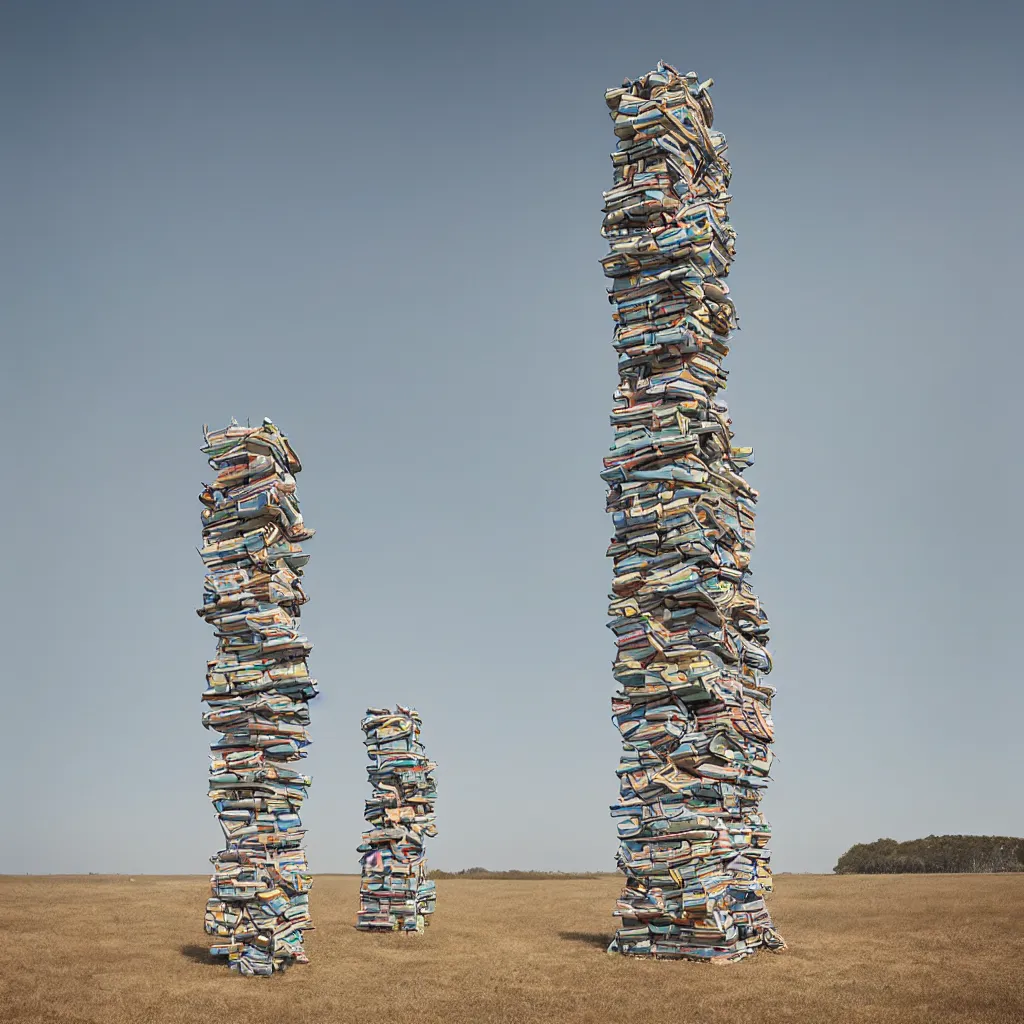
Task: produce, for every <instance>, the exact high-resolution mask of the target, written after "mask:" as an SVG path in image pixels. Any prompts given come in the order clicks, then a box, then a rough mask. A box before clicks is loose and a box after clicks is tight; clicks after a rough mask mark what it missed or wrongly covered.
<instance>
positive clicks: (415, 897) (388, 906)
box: [356, 704, 437, 932]
mask: <svg viewBox="0 0 1024 1024" xmlns="http://www.w3.org/2000/svg"><path fill="white" fill-rule="evenodd" d="M362 726H363V732H364V733H365V738H364V740H363V742H364V743H365V744H366V748H367V753H368V754H369V757H370V763H369V765H368V766H367V769H366V774H367V775H368V776H369V779H370V785H371V786H372V787H373V793H372V795H371V797H370V799H369V800H367V801H366V810H365V817H366V821H367V823H368V824H369V826H370V828H369V829H368V830H367V831H366V832H364V833H363V842H362V844H361V845H360V847H359V853H360V854H361V857H360V862H361V864H362V878H361V880H360V884H359V916H358V917H357V918H356V927H357V928H358V929H360V930H361V931H369V932H374V931H377V932H379V931H384V932H390V931H403V932H422V931H423V930H424V928H425V927H426V924H427V922H428V920H429V916H430V915H431V914H432V913H433V912H434V903H435V898H436V894H435V884H434V882H433V880H431V879H430V878H428V877H427V858H426V840H427V839H428V838H430V837H432V836H436V835H437V827H436V825H435V824H434V800H435V799H436V797H437V786H436V783H435V781H434V769H435V768H436V767H437V765H436V764H435V763H434V762H433V761H431V760H429V759H428V757H427V755H426V751H425V750H424V749H423V744H422V743H421V742H420V728H421V726H422V720H421V719H420V716H419V714H418V713H417V712H416V711H414V710H413V709H412V708H406V707H402V705H401V704H397V705H396V706H395V710H394V711H391V710H390V709H389V708H368V709H367V711H366V717H365V718H364V719H363V722H362Z"/></svg>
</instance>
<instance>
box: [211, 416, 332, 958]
mask: <svg viewBox="0 0 1024 1024" xmlns="http://www.w3.org/2000/svg"><path fill="white" fill-rule="evenodd" d="M204 434H205V436H206V445H205V446H204V448H203V452H204V453H205V454H206V455H208V456H209V460H210V466H211V467H212V468H213V469H214V470H215V471H216V473H217V475H216V477H215V479H214V481H213V483H211V484H209V485H207V486H205V487H204V489H203V493H202V494H201V495H200V496H199V500H200V501H201V502H202V503H203V548H202V551H201V552H200V554H201V555H202V559H203V562H204V563H205V565H206V569H207V577H206V586H205V589H204V593H203V607H202V608H200V609H199V615H200V616H202V617H203V618H204V619H206V621H207V622H209V623H210V625H212V626H213V627H214V629H215V630H216V634H217V656H216V657H215V658H214V659H213V660H212V661H210V662H209V666H208V672H207V676H206V679H207V684H208V688H207V690H206V692H205V693H204V694H203V700H204V701H205V702H206V706H207V709H208V710H207V711H206V712H205V713H204V715H203V724H204V725H205V726H206V727H207V728H209V729H215V730H216V731H217V732H220V733H222V737H221V739H219V740H218V741H217V742H216V743H214V744H213V745H212V746H211V748H210V749H211V750H212V752H213V753H212V754H211V765H210V799H211V800H212V801H213V805H214V807H215V808H216V811H217V818H218V820H219V821H220V824H221V828H222V829H223V830H224V836H225V848H224V849H223V850H222V851H221V852H220V853H218V854H217V856H216V857H213V858H211V860H212V862H213V864H214V875H213V878H212V879H211V887H212V893H213V895H212V897H211V899H210V900H209V901H208V902H207V905H206V931H207V932H208V933H209V934H210V935H214V936H216V937H217V938H216V939H215V940H214V944H213V945H212V946H211V949H210V952H211V953H213V954H214V955H221V956H226V957H227V958H228V963H229V965H230V966H231V968H232V969H233V970H237V971H241V972H242V973H243V974H271V973H273V971H275V970H281V969H283V968H285V967H287V966H288V965H289V964H290V963H292V962H293V961H297V962H299V963H306V962H307V958H306V954H305V952H304V951H303V948H302V933H303V931H304V930H305V929H308V928H312V927H313V926H312V924H311V923H310V919H309V896H308V892H309V888H310V884H311V879H310V876H309V874H308V868H307V864H306V853H305V850H303V849H302V840H303V837H304V835H305V831H304V830H303V828H302V822H301V821H300V819H299V813H298V812H299V808H300V806H301V804H302V801H303V799H305V796H306V787H307V786H309V784H310V782H311V779H310V778H309V776H308V775H301V774H299V773H298V772H297V771H295V770H294V769H292V768H290V767H288V765H290V764H292V763H293V762H295V761H298V760H300V759H301V758H303V757H305V756H306V754H305V751H304V749H303V748H304V747H306V746H307V745H308V743H309V736H308V735H307V733H306V726H307V725H308V724H309V703H308V702H309V701H310V700H311V699H312V698H313V697H315V696H316V694H317V688H316V681H315V680H313V679H311V678H310V676H309V670H308V669H307V667H306V657H307V655H308V654H309V652H310V649H311V646H312V645H311V644H310V643H309V641H308V640H307V639H306V637H304V636H303V635H302V633H301V631H300V629H299V614H300V611H301V606H302V605H303V604H304V603H305V602H306V595H305V593H304V592H303V589H302V584H301V582H300V577H301V576H302V570H303V566H305V564H306V562H307V561H308V560H309V556H308V555H306V554H304V553H303V551H302V547H301V542H302V541H305V540H308V539H309V538H310V537H312V536H313V531H312V530H310V529H309V528H308V527H306V525H305V524H304V523H303V520H302V513H301V512H300V511H299V503H298V499H297V497H296V494H295V474H296V473H298V472H299V471H300V470H301V469H302V466H301V464H300V462H299V459H298V456H296V454H295V452H294V451H293V449H292V447H291V445H290V444H289V443H288V440H287V438H286V437H285V436H284V435H283V434H282V433H281V431H280V430H278V428H277V427H276V426H274V424H273V423H272V422H271V421H270V420H264V421H263V424H262V425H261V426H259V427H242V426H239V425H238V424H237V423H235V421H234V420H232V422H231V425H230V426H229V427H227V428H225V429H224V430H219V431H216V432H214V433H209V432H207V431H206V429H205V428H204Z"/></svg>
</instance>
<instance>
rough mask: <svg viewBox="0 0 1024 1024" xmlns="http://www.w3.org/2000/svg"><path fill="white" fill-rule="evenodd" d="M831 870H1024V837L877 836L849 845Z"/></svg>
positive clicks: (867, 872) (880, 872)
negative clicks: (901, 839)
mask: <svg viewBox="0 0 1024 1024" xmlns="http://www.w3.org/2000/svg"><path fill="white" fill-rule="evenodd" d="M832 870H833V871H834V872H835V873H836V874H837V875H895V874H905V873H908V872H912V873H921V874H926V873H927V874H944V873H950V872H988V871H1024V839H1018V838H1014V837H1012V836H927V837H926V838H925V839H911V840H909V841H907V842H905V843H898V842H896V840H895V839H876V840H875V841H874V842H873V843H857V844H856V845H854V846H851V847H850V848H849V849H848V850H847V851H846V853H844V854H843V855H842V856H841V857H840V858H839V862H838V863H837V864H836V866H835V867H834V868H833V869H832Z"/></svg>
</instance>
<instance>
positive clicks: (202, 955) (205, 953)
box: [181, 946, 224, 967]
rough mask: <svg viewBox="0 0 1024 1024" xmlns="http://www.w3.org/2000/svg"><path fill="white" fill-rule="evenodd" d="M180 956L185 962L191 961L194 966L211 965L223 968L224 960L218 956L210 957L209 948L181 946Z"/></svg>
mask: <svg viewBox="0 0 1024 1024" xmlns="http://www.w3.org/2000/svg"><path fill="white" fill-rule="evenodd" d="M181 955H182V956H183V957H185V959H186V960H191V961H192V962H193V963H196V964H213V965H214V966H220V967H223V966H224V958H223V957H218V956H211V955H210V950H209V947H207V946H182V947H181Z"/></svg>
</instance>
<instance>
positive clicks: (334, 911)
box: [0, 874, 1024, 1024]
mask: <svg viewBox="0 0 1024 1024" xmlns="http://www.w3.org/2000/svg"><path fill="white" fill-rule="evenodd" d="M357 884H358V880H357V879H356V878H354V877H349V876H337V875H333V876H331V875H327V876H320V877H319V878H318V879H317V881H316V884H315V886H314V889H313V897H312V900H313V915H314V920H315V922H316V924H317V926H318V927H317V930H316V931H314V932H311V933H310V934H309V936H308V941H307V949H308V950H309V954H310V957H311V959H312V963H310V964H309V965H308V966H304V967H296V968H294V969H293V970H291V971H289V972H287V973H286V974H284V975H279V976H277V977H274V978H241V977H238V976H236V975H233V974H231V973H230V972H229V971H228V970H227V969H226V968H225V967H223V966H220V965H219V964H217V963H211V962H210V960H209V958H208V956H207V954H206V950H205V939H206V937H205V936H204V934H203V931H202V909H203V904H204V901H205V899H206V880H205V879H203V878H200V877H176V878H154V877H148V878H147V877H138V878H136V879H135V880H134V881H130V880H129V879H128V878H127V877H123V876H122V877H102V876H101V877H34V878H21V877H12V876H7V877H2V878H0V926H2V928H3V934H4V936H5V938H6V941H7V947H6V948H7V952H6V954H4V956H3V966H2V967H0V1021H3V1022H4V1024H13V1022H28V1021H32V1022H46V1024H86V1022H89V1024H127V1022H133V1024H134V1022H139V1024H150V1022H158V1024H165V1022H166V1024H172V1022H173V1024H332V1022H348V1021H352V1022H368V1024H483V1022H502V1024H514V1022H527V1021H551V1022H555V1021H557V1022H559V1024H583V1022H591V1024H604V1022H611V1024H626V1022H629V1024H633V1022H636V1024H661V1022H665V1024H718V1022H730V1024H733V1022H742V1021H750V1022H755V1024H783V1022H787V1021H793V1022H800V1024H824V1022H830V1021H837V1022H843V1024H847V1022H859V1021H873V1022H874V1021H877V1022H880V1024H882V1022H884V1024H910V1022H922V1024H924V1022H927V1024H953V1022H967V1021H990V1022H993V1024H995V1022H1000V1024H1020V1022H1021V1021H1024V874H1019V875H959V876H952V875H902V876H843V877H832V876H816V875H804V876H800V875H783V876H781V877H779V878H778V879H777V889H776V893H775V896H774V897H773V899H772V904H771V906H772V912H773V914H774V916H775V919H776V921H777V923H778V925H779V928H780V930H781V931H782V933H783V935H784V936H785V937H786V939H787V941H788V942H789V944H790V949H789V951H788V952H786V953H784V954H782V955H779V956H772V955H771V954H767V953H762V954H760V955H759V956H758V957H757V958H755V959H753V960H746V961H743V962H741V963H739V964H735V965H731V966H726V967H712V966H708V965H703V964H690V963H664V962H659V963H653V962H649V961H640V960H630V959H626V958H623V957H618V956H608V955H606V954H605V952H604V947H605V945H606V943H607V941H608V939H609V937H610V934H611V931H612V930H613V919H612V918H611V917H610V911H611V908H612V902H613V900H614V898H615V896H616V894H617V892H618V887H619V883H618V879H617V878H616V877H614V876H608V877H601V878H597V879H585V880H574V881H495V880H470V879H454V880H442V881H440V882H438V910H437V914H436V915H435V917H434V923H433V926H432V927H431V928H430V929H428V931H427V933H426V934H425V935H423V936H413V937H402V936H398V935H386V936H373V935H364V934H361V933H359V932H356V931H355V930H354V928H353V927H352V924H353V921H354V916H355V907H356V902H357V900H356V891H357Z"/></svg>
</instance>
